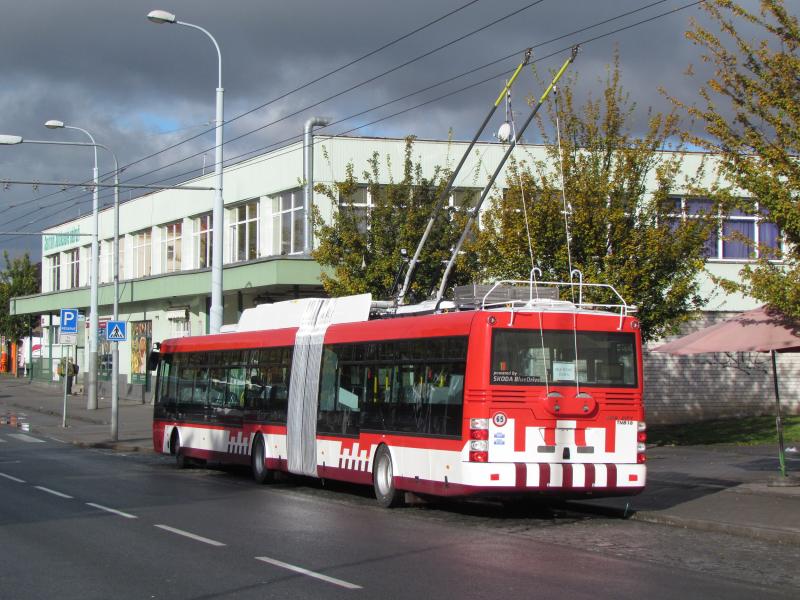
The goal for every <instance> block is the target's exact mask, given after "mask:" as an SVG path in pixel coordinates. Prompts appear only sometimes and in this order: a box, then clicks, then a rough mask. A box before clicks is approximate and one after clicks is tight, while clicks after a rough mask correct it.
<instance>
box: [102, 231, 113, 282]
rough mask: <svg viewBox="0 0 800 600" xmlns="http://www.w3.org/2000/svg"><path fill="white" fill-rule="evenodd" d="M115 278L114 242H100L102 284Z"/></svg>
mask: <svg viewBox="0 0 800 600" xmlns="http://www.w3.org/2000/svg"><path fill="white" fill-rule="evenodd" d="M113 278H114V240H101V241H100V283H108V282H109V281H112V280H113Z"/></svg>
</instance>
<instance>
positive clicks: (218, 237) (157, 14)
mask: <svg viewBox="0 0 800 600" xmlns="http://www.w3.org/2000/svg"><path fill="white" fill-rule="evenodd" d="M147 18H148V19H149V20H150V21H152V22H153V23H158V24H163V23H171V24H173V25H184V26H186V27H191V28H192V29H197V30H199V31H202V32H203V33H204V34H206V35H207V36H208V38H209V39H210V40H211V41H212V42H213V44H214V48H216V50H217V59H218V75H217V114H216V119H215V121H214V124H215V133H216V138H215V143H216V146H215V148H214V150H215V152H214V188H215V192H214V206H213V210H212V217H211V220H212V226H213V230H212V235H211V246H212V248H211V310H210V311H209V312H210V314H209V330H210V331H211V333H219V331H220V328H221V327H222V307H223V305H222V245H223V231H224V230H223V227H224V223H223V219H224V210H225V208H224V203H223V200H222V126H223V122H224V121H223V91H224V90H223V88H222V53H221V52H220V49H219V44H217V40H215V39H214V36H213V35H211V34H210V33H209V32H208V31H206V30H205V29H203V28H202V27H200V26H198V25H193V24H192V23H186V22H185V21H178V19H177V18H176V17H175V15H174V14H172V13H170V12H167V11H165V10H153V11H150V12H149V13H148V14H147Z"/></svg>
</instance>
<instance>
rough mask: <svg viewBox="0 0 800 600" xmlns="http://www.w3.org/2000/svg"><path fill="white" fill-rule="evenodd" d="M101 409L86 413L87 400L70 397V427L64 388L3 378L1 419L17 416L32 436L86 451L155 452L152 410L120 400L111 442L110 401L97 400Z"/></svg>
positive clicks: (68, 401)
mask: <svg viewBox="0 0 800 600" xmlns="http://www.w3.org/2000/svg"><path fill="white" fill-rule="evenodd" d="M97 404H98V407H97V409H95V410H87V408H86V396H85V395H78V396H67V427H66V428H64V427H62V426H61V424H62V414H63V409H64V390H63V388H59V387H55V386H50V385H47V384H44V383H39V382H34V383H29V381H28V380H27V379H22V378H14V377H12V376H9V375H5V374H3V375H0V419H2V418H3V417H5V416H7V415H8V416H10V415H14V416H16V417H17V421H18V423H20V424H21V423H26V422H27V423H29V424H30V429H31V431H32V432H35V433H39V434H41V435H45V436H48V437H52V438H55V439H57V440H60V441H63V442H68V443H70V444H75V445H78V446H84V447H100V448H113V449H116V450H119V451H127V452H140V451H151V450H152V448H153V441H152V427H153V407H152V406H151V405H150V404H141V403H140V402H135V401H131V400H120V403H119V413H118V419H117V423H118V435H117V440H116V441H111V398H98V400H97Z"/></svg>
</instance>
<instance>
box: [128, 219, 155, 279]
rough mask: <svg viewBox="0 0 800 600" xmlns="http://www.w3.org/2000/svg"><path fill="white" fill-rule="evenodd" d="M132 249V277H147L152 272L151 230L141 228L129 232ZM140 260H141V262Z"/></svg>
mask: <svg viewBox="0 0 800 600" xmlns="http://www.w3.org/2000/svg"><path fill="white" fill-rule="evenodd" d="M131 237H132V238H133V239H132V240H131V241H132V242H133V244H132V249H133V277H134V279H136V278H139V277H149V276H150V275H152V274H153V231H152V230H151V229H143V230H141V231H136V232H134V233H132V234H131ZM140 261H143V262H144V264H142V263H141V262H140Z"/></svg>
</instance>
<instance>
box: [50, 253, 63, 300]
mask: <svg viewBox="0 0 800 600" xmlns="http://www.w3.org/2000/svg"><path fill="white" fill-rule="evenodd" d="M49 260H50V289H51V291H53V292H57V291H58V290H60V289H61V254H53V256H51V257H49Z"/></svg>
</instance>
